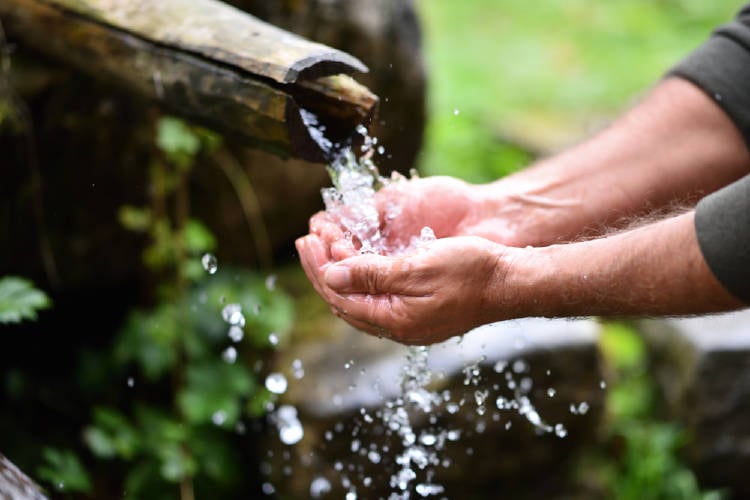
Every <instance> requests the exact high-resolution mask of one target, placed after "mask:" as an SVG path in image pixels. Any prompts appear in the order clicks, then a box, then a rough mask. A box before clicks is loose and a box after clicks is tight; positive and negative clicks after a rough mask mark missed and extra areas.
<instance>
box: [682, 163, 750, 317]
mask: <svg viewBox="0 0 750 500" xmlns="http://www.w3.org/2000/svg"><path fill="white" fill-rule="evenodd" d="M695 232H696V235H697V237H698V245H699V246H700V249H701V253H702V254H703V258H704V259H705V260H706V263H707V264H708V267H709V268H710V269H711V272H713V274H714V276H716V278H717V279H718V280H719V282H720V283H721V284H722V285H724V288H726V289H727V290H728V291H729V292H731V293H732V294H733V295H735V296H736V297H737V298H739V299H741V300H742V301H744V302H746V303H748V304H750V174H749V175H746V176H745V177H743V178H742V179H740V180H738V181H736V182H734V183H733V184H730V185H729V186H726V187H725V188H723V189H720V190H719V191H716V192H715V193H712V194H710V195H708V196H706V197H705V198H703V199H702V200H701V201H700V202H699V203H698V206H697V207H696V209H695Z"/></svg>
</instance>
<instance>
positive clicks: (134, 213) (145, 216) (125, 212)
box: [117, 205, 151, 232]
mask: <svg viewBox="0 0 750 500" xmlns="http://www.w3.org/2000/svg"><path fill="white" fill-rule="evenodd" d="M117 219H118V220H119V221H120V224H122V227H124V228H125V229H129V230H131V231H136V232H145V231H147V230H148V228H149V226H150V225H151V211H150V210H149V209H147V208H139V207H133V206H131V205H123V206H121V207H120V209H119V210H118V211H117Z"/></svg>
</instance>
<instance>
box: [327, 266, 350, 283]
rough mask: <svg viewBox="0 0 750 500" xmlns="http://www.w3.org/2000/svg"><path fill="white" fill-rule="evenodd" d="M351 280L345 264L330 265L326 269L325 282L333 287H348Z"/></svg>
mask: <svg viewBox="0 0 750 500" xmlns="http://www.w3.org/2000/svg"><path fill="white" fill-rule="evenodd" d="M351 282H352V273H351V271H350V270H349V268H348V267H346V266H331V267H329V268H328V270H327V271H326V284H327V285H328V286H330V287H331V288H333V289H342V288H348V287H349V285H351Z"/></svg>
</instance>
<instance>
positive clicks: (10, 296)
mask: <svg viewBox="0 0 750 500" xmlns="http://www.w3.org/2000/svg"><path fill="white" fill-rule="evenodd" d="M50 305H51V301H50V299H49V297H48V296H47V295H46V294H45V293H44V292H43V291H41V290H38V289H36V288H34V284H33V283H31V282H30V281H28V280H26V279H23V278H18V277H16V276H5V277H3V278H0V324H3V323H19V322H21V321H23V320H25V319H28V320H35V319H37V312H38V311H39V310H41V309H46V308H48V307H49V306H50Z"/></svg>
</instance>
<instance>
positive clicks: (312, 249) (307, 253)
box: [297, 235, 330, 300]
mask: <svg viewBox="0 0 750 500" xmlns="http://www.w3.org/2000/svg"><path fill="white" fill-rule="evenodd" d="M297 249H298V252H299V256H300V262H301V263H302V268H303V269H304V271H305V274H306V275H307V277H308V279H309V280H310V282H311V283H312V285H313V287H314V288H315V291H317V292H318V294H320V295H321V296H322V297H323V298H324V299H326V300H328V299H327V295H328V294H330V290H329V289H328V288H327V287H326V286H325V285H324V283H323V272H324V270H325V268H326V267H327V266H328V265H329V264H330V259H328V258H327V256H326V253H325V247H324V245H322V243H321V242H320V239H319V238H318V237H317V236H315V235H307V236H305V237H304V238H300V239H299V240H297Z"/></svg>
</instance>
